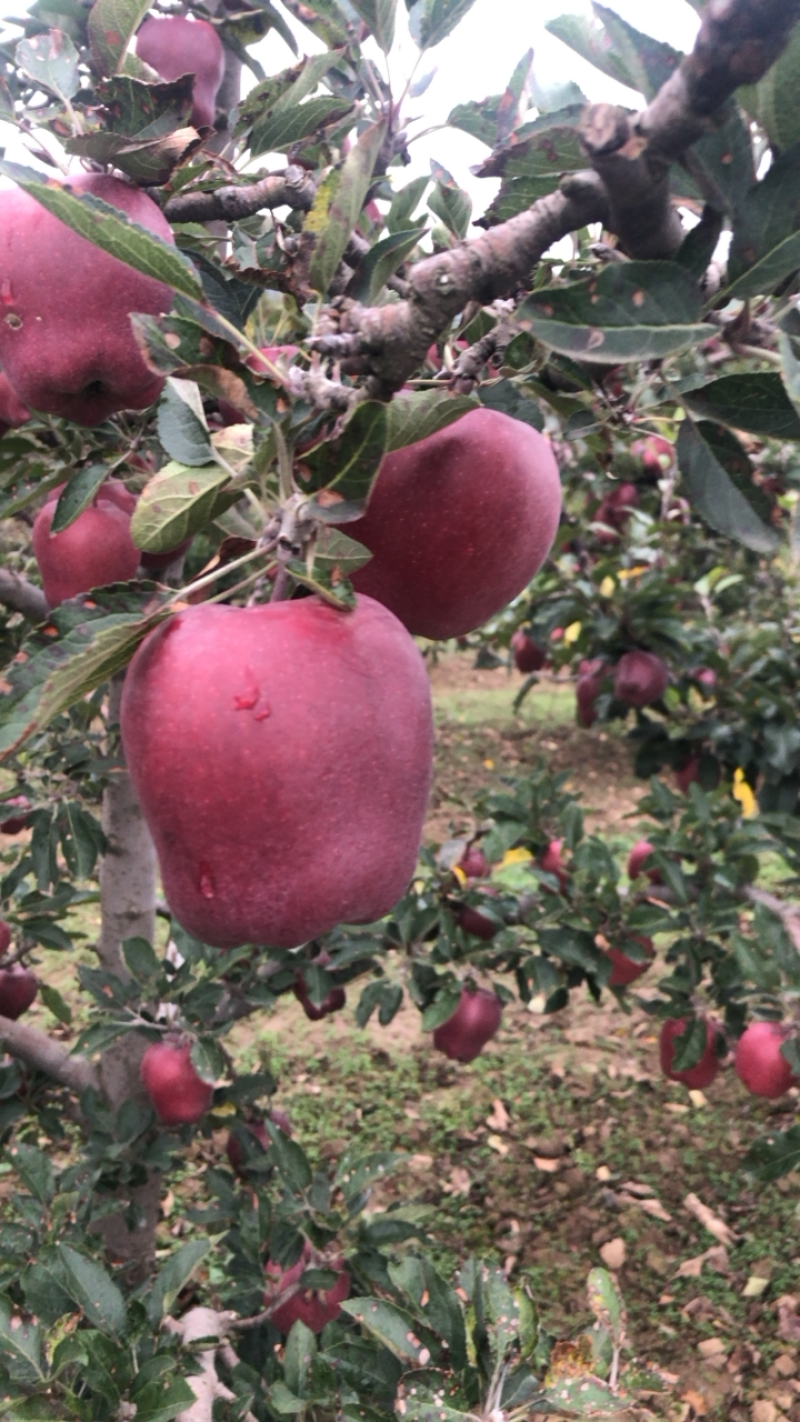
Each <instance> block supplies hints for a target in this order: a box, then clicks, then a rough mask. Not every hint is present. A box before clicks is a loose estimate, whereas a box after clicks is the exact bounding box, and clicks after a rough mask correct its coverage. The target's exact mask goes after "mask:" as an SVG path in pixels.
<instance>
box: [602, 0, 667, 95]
mask: <svg viewBox="0 0 800 1422" xmlns="http://www.w3.org/2000/svg"><path fill="white" fill-rule="evenodd" d="M592 9H593V10H594V13H595V15H596V16H597V18H598V19H599V20H600V22H601V24H602V25H603V27H604V29H605V31H606V34H607V35H608V36H609V38H610V40H611V43H612V45H613V48H614V51H615V53H616V54H617V55H618V56H619V58H620V60H621V62H622V64H623V65H624V67H625V71H626V73H627V74H629V75H630V77H631V79H632V81H633V84H634V87H635V88H636V89H638V90H639V91H640V93H642V94H644V96H645V98H646V99H653V98H655V96H656V94H657V93H658V91H659V89H660V88H661V86H662V84H666V82H667V80H668V79H669V78H670V77H671V75H672V74H673V73H674V72H675V70H676V69H677V67H678V65H679V64H680V62H681V59H682V57H683V56H682V55H681V53H680V51H679V50H677V49H673V47H672V45H671V44H664V43H663V41H661V40H657V39H653V37H652V35H645V34H642V32H641V30H637V29H634V27H633V25H629V24H628V22H627V21H626V20H623V19H622V17H621V16H620V15H617V14H615V12H614V11H613V10H610V9H609V8H608V7H607V6H606V5H599V4H597V3H596V0H595V3H593V5H592Z"/></svg>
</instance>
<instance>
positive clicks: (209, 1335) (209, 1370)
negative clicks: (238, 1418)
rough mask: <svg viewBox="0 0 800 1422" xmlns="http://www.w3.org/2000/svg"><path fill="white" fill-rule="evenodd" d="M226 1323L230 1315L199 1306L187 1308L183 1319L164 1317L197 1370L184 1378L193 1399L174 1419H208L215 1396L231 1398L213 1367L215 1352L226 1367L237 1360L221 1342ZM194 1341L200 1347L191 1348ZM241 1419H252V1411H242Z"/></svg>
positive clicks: (200, 1421) (204, 1421) (182, 1421)
mask: <svg viewBox="0 0 800 1422" xmlns="http://www.w3.org/2000/svg"><path fill="white" fill-rule="evenodd" d="M230 1323H231V1315H230V1314H226V1313H218V1312H217V1311H216V1309H213V1308H202V1307H201V1308H192V1309H190V1310H189V1312H188V1313H186V1314H184V1316H183V1318H180V1319H178V1318H168V1319H166V1321H165V1327H166V1328H167V1329H168V1330H169V1332H170V1333H177V1334H178V1336H179V1337H180V1340H181V1343H182V1344H183V1346H184V1348H188V1349H189V1350H190V1351H194V1352H195V1355H196V1357H197V1361H198V1363H199V1364H200V1369H201V1371H200V1372H199V1373H195V1374H194V1375H193V1376H192V1377H190V1378H187V1382H188V1384H189V1386H190V1388H191V1389H192V1392H193V1393H194V1395H195V1399H196V1400H195V1401H194V1402H193V1403H192V1405H191V1407H189V1408H186V1410H185V1411H183V1412H180V1413H179V1414H178V1417H177V1418H176V1422H212V1418H213V1415H214V1403H215V1401H216V1399H217V1398H221V1399H224V1400H225V1401H226V1402H232V1401H234V1394H233V1393H232V1392H231V1391H230V1388H227V1387H225V1385H224V1383H222V1382H221V1381H220V1379H219V1377H218V1375H217V1369H216V1357H217V1353H218V1352H219V1353H220V1354H221V1356H222V1357H223V1358H224V1360H225V1361H226V1362H227V1364H228V1366H229V1367H230V1366H231V1365H232V1364H235V1363H236V1361H237V1359H236V1357H235V1354H233V1350H232V1349H231V1347H230V1344H229V1343H227V1342H226V1341H225V1340H226V1338H227V1333H228V1329H229V1327H230ZM209 1340H212V1341H211V1342H209ZM198 1343H200V1344H203V1345H204V1346H202V1347H199V1348H194V1346H193V1345H194V1344H198ZM244 1422H256V1419H255V1417H254V1416H253V1414H252V1412H246V1413H245V1416H244Z"/></svg>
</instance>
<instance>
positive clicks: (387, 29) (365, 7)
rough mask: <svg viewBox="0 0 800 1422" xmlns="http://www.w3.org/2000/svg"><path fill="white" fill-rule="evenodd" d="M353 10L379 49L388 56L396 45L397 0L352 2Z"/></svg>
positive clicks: (356, 0) (360, 0)
mask: <svg viewBox="0 0 800 1422" xmlns="http://www.w3.org/2000/svg"><path fill="white" fill-rule="evenodd" d="M350 3H351V4H352V6H353V9H354V10H355V11H356V13H357V14H358V15H360V16H361V19H362V20H363V21H364V23H365V24H366V25H369V28H370V31H371V33H372V34H373V35H374V37H375V40H376V41H377V44H378V48H379V49H382V50H383V52H384V54H388V53H389V50H390V49H391V47H392V45H393V44H394V20H395V13H396V11H397V0H350Z"/></svg>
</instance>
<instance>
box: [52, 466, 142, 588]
mask: <svg viewBox="0 0 800 1422" xmlns="http://www.w3.org/2000/svg"><path fill="white" fill-rule="evenodd" d="M59 492H60V491H55V490H54V491H53V496H52V497H51V498H49V499H48V500H47V502H46V503H45V504H44V506H43V507H42V508H41V509H40V510H39V512H38V514H37V515H36V518H35V519H34V523H33V534H32V543H33V551H34V553H35V555H36V561H37V563H38V564H39V572H40V573H41V575H42V585H43V587H44V595H45V597H46V598H47V601H48V602H49V604H50V606H51V607H58V605H59V603H62V602H64V601H65V600H66V599H67V598H70V597H75V596H76V595H77V594H78V593H82V592H88V591H89V589H90V588H99V587H105V586H106V585H107V584H108V583H124V582H127V581H128V580H129V579H130V578H133V577H135V576H136V570H137V568H138V567H139V550H138V548H135V547H134V544H133V540H132V538H131V533H130V525H131V516H130V514H129V513H126V512H124V511H123V509H122V508H121V507H120V506H119V504H118V503H117V502H115V501H114V500H112V499H109V498H107V497H105V496H104V494H103V490H102V488H101V489H99V490H98V492H97V493H96V494H95V496H94V499H93V501H92V503H91V504H90V505H89V507H88V508H86V509H84V510H83V513H80V514H78V517H77V518H76V519H75V522H74V523H71V524H70V526H69V528H65V529H64V530H63V531H62V532H61V533H51V532H50V529H51V526H52V523H53V518H54V517H55V512H56V505H57V502H58V493H59Z"/></svg>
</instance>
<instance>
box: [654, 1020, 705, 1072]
mask: <svg viewBox="0 0 800 1422" xmlns="http://www.w3.org/2000/svg"><path fill="white" fill-rule="evenodd" d="M701 1021H704V1022H705V1028H706V1045H705V1048H704V1050H703V1054H702V1056H701V1057H700V1060H699V1062H696V1063H695V1065H694V1066H693V1067H688V1068H687V1069H686V1070H685V1071H673V1069H672V1063H673V1060H674V1057H675V1038H676V1037H680V1036H682V1035H683V1033H684V1031H685V1029H686V1028H687V1027H688V1025H689V1019H688V1017H668V1018H667V1020H666V1022H665V1023H664V1025H663V1027H662V1028H661V1034H660V1037H659V1054H660V1058H661V1070H662V1071H663V1073H664V1075H665V1076H666V1077H669V1080H670V1081H682V1082H683V1083H684V1085H685V1086H689V1087H693V1088H695V1089H701V1088H702V1087H704V1086H710V1085H711V1083H712V1081H713V1080H714V1077H715V1076H716V1074H717V1072H718V1071H719V1058H718V1056H717V1052H716V1045H717V1025H716V1023H715V1022H712V1021H711V1020H710V1019H709V1018H708V1017H706V1018H701Z"/></svg>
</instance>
